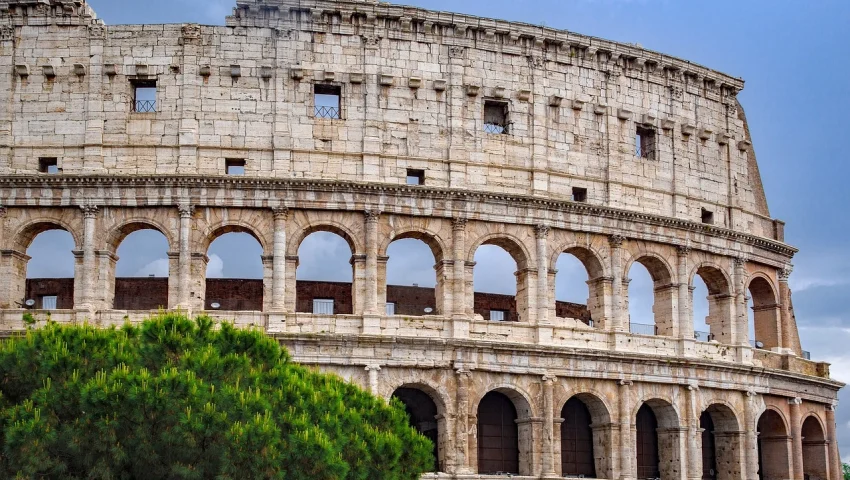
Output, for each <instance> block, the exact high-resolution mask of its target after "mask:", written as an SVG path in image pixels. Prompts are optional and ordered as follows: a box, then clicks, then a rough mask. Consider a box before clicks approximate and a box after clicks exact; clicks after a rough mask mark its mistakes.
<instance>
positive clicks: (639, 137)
mask: <svg viewBox="0 0 850 480" xmlns="http://www.w3.org/2000/svg"><path fill="white" fill-rule="evenodd" d="M635 155H636V156H638V157H640V158H645V159H647V160H655V130H653V129H651V128H643V127H637V130H636V132H635Z"/></svg>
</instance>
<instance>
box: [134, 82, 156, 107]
mask: <svg viewBox="0 0 850 480" xmlns="http://www.w3.org/2000/svg"><path fill="white" fill-rule="evenodd" d="M132 85H133V111H134V112H136V113H153V112H156V80H132Z"/></svg>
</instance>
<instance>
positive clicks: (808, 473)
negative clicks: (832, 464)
mask: <svg viewBox="0 0 850 480" xmlns="http://www.w3.org/2000/svg"><path fill="white" fill-rule="evenodd" d="M802 437H803V475H804V476H805V478H806V480H826V479H827V478H828V475H829V473H828V472H829V461H828V458H829V444H828V443H827V441H826V436H825V435H824V432H823V427H822V426H821V423H820V422H819V421H818V419H817V418H815V417H814V416H810V417H808V418H806V420H805V421H804V422H803V430H802Z"/></svg>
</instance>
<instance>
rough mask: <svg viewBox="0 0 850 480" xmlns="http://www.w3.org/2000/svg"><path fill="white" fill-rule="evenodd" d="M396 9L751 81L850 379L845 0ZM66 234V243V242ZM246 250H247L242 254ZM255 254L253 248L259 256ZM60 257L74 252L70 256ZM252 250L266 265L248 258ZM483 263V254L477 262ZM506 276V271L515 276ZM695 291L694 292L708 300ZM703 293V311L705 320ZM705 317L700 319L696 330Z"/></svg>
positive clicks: (43, 242) (849, 449) (803, 319)
mask: <svg viewBox="0 0 850 480" xmlns="http://www.w3.org/2000/svg"><path fill="white" fill-rule="evenodd" d="M89 3H90V5H91V6H92V7H93V8H94V9H95V11H96V12H97V14H98V16H99V17H100V18H102V19H104V20H105V22H106V23H107V24H124V23H185V22H194V23H202V24H223V22H224V17H225V15H227V14H229V13H230V11H231V9H232V7H233V5H234V4H235V0H147V1H145V2H138V1H136V0H89ZM394 3H401V4H408V5H415V6H419V7H423V8H428V9H434V10H444V11H454V12H460V13H468V14H473V15H479V16H486V17H491V18H500V19H506V20H512V21H522V22H526V23H530V24H535V25H546V26H548V27H552V28H559V29H565V30H570V31H574V32H577V33H581V34H586V35H592V36H597V37H602V38H606V39H610V40H616V41H621V42H628V43H637V44H640V45H641V46H643V47H644V48H648V49H651V50H655V51H659V52H663V53H666V54H670V55H674V56H678V57H681V58H684V59H686V60H690V61H693V62H696V63H699V64H702V65H705V66H707V67H710V68H713V69H715V70H719V71H722V72H725V73H728V74H730V75H733V76H736V77H742V78H743V79H744V80H745V81H746V87H745V89H744V91H743V92H741V94H740V95H739V99H740V100H741V103H742V104H743V106H744V109H745V111H746V113H747V119H748V121H749V124H750V129H751V134H752V138H753V143H754V146H755V149H756V154H757V157H758V161H759V167H760V170H761V175H762V180H763V183H764V187H765V191H766V194H767V199H768V204H769V206H770V213H771V215H772V216H773V217H774V218H779V219H782V220H784V221H786V222H787V226H786V241H787V242H788V243H790V244H792V245H794V246H796V247H798V248H800V253H799V254H797V256H796V257H795V258H794V264H795V270H794V273H793V275H792V276H791V280H790V283H791V287H792V289H793V291H794V296H793V300H794V308H795V313H796V317H797V323H798V328H799V330H800V336H801V339H802V342H803V348H804V349H806V350H809V351H811V352H812V357H813V359H815V360H821V361H827V362H831V363H832V370H831V371H832V376H833V377H834V378H836V379H838V380H841V381H843V382H848V383H850V349H848V348H847V345H848V344H850V302H848V301H847V299H848V298H850V255H848V252H847V246H848V234H850V220H848V219H850V215H848V213H847V212H846V211H845V209H847V208H848V207H850V189H848V188H847V185H846V182H847V179H850V161H848V160H850V159H848V156H847V154H846V153H845V151H846V149H845V147H846V140H845V138H846V135H847V132H848V131H850V120H848V118H850V80H848V78H850V61H849V60H850V56H849V55H848V53H847V46H848V45H850V28H847V27H848V25H850V2H848V1H846V0H797V1H791V0H734V1H732V0H715V1H712V2H695V1H692V0H534V1H529V0H526V1H517V0H486V1H484V0H465V1H463V2H458V1H456V0H452V1H448V0H395V2H394ZM63 242H64V243H63ZM164 242H165V240H164V238H157V235H156V234H152V233H151V232H145V231H142V232H137V233H134V234H133V235H131V237H128V239H127V240H126V241H125V242H124V243H123V244H122V245H121V248H120V249H119V252H118V254H119V256H120V257H121V260H119V264H118V267H117V268H118V272H117V273H118V275H119V276H121V275H128V276H129V275H141V276H147V275H151V274H153V275H164V274H167V262H165V261H164V259H165V258H166V257H165V255H164V252H165V251H166V249H167V246H166V244H165V243H164ZM237 247H238V248H237ZM71 248H73V245H72V244H71V245H70V246H69V244H68V239H67V238H64V239H63V237H62V235H61V234H56V233H50V232H48V233H46V234H42V235H41V236H40V237H38V238H37V239H36V241H35V243H34V244H33V245H32V246H31V248H30V253H31V254H32V253H34V252H39V255H34V258H33V260H32V261H31V262H30V265H29V269H30V270H29V271H30V276H42V275H51V276H52V275H54V274H56V275H63V274H65V273H67V271H68V269H69V268H70V269H71V271H73V259H72V258H71V257H68V258H65V260H64V263H63V260H62V259H60V258H58V257H57V252H67V251H68V250H70V249H71ZM251 248H253V249H254V250H251ZM299 254H300V257H301V267H300V268H299V270H298V277H299V278H302V279H322V280H340V281H348V280H350V270H348V268H349V267H348V257H349V256H350V251H349V250H348V246H347V245H346V244H345V243H344V242H343V241H342V240H341V239H339V238H334V237H332V236H329V235H327V234H325V235H321V234H314V236H313V237H311V238H310V239H309V241H308V242H305V244H303V245H302V247H301V250H300V252H299ZM259 255H260V250H259V246H258V245H256V244H254V245H252V242H251V241H249V240H248V238H246V237H244V236H242V237H240V234H229V235H227V236H224V237H221V238H219V239H218V240H217V241H216V242H214V244H213V245H212V247H211V249H210V252H209V256H210V259H211V260H210V271H209V272H208V274H209V276H211V277H222V276H228V277H244V278H260V277H261V270H260V269H261V264H260V263H259V262H260V260H259ZM390 257H391V259H390V264H389V265H388V277H389V281H390V283H394V284H404V285H408V284H413V283H417V284H419V285H421V286H431V285H433V283H434V273H433V269H432V265H433V256H431V253H430V251H429V250H428V249H427V247H425V246H424V244H421V243H418V242H417V241H415V240H406V241H403V242H396V244H393V245H392V246H391V251H390ZM63 258H64V257H63ZM247 258H253V259H255V260H256V261H254V262H252V261H247V260H246V259H247ZM476 260H477V261H479V262H478V266H477V267H476V268H475V286H476V290H479V291H492V292H496V293H513V292H514V289H515V285H514V279H513V275H512V274H510V273H511V272H513V268H515V264H514V263H513V260H512V259H511V258H510V256H508V255H507V254H506V253H505V252H503V251H502V252H500V251H499V250H498V248H496V247H494V248H489V247H488V248H482V249H481V251H479V252H478V253H477V254H476ZM481 260H484V261H481ZM558 269H559V274H558V279H557V281H556V291H557V296H558V299H560V300H571V301H576V302H580V303H583V302H584V301H585V300H586V297H587V287H586V285H584V283H583V282H584V280H586V274H584V272H583V270H582V268H581V266H580V265H579V264H578V263H577V262H575V261H570V258H569V257H568V256H564V257H563V258H562V260H561V261H560V262H559V264H558ZM506 272H507V273H506ZM630 276H631V277H632V279H633V281H632V282H631V283H630V286H629V288H630V300H631V303H630V313H631V315H632V320H633V321H636V322H641V321H642V319H643V318H646V316H647V315H650V318H651V313H647V312H651V304H652V299H651V293H650V292H651V282H650V281H649V277H648V274H647V273H645V271H644V272H642V271H633V272H630ZM705 294H706V293H705V288H704V286H699V285H698V286H697V290H696V291H695V293H694V297H695V298H696V299H702V298H703V297H704V295H705ZM704 309H705V307H704V302H703V301H702V300H699V301H696V300H695V310H696V312H695V316H696V317H697V318H702V317H704V315H705V313H704V312H705V310H704ZM700 323H701V322H699V321H697V324H698V325H697V329H698V330H699V328H700V325H699V324H700ZM840 398H841V400H842V402H841V404H840V405H839V410H838V415H837V420H838V430H839V444H840V447H841V451H842V456H843V457H844V458H845V460H850V393H848V389H845V390H842V392H841V395H840Z"/></svg>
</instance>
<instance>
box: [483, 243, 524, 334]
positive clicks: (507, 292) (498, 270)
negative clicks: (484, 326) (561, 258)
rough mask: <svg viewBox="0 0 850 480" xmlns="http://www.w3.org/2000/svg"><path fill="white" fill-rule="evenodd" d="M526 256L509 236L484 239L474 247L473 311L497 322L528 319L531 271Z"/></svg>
mask: <svg viewBox="0 0 850 480" xmlns="http://www.w3.org/2000/svg"><path fill="white" fill-rule="evenodd" d="M524 267H525V257H524V255H523V253H522V251H521V249H520V248H519V246H517V245H516V244H515V243H513V242H512V241H510V240H506V239H493V240H489V241H487V242H484V244H482V245H481V246H479V247H478V249H476V250H475V257H474V267H471V268H473V272H472V279H473V280H472V289H473V292H474V295H473V306H472V310H473V313H475V314H476V315H480V316H481V317H482V318H483V319H485V320H490V321H494V322H527V321H528V291H527V285H528V272H526V271H525V268H524Z"/></svg>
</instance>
